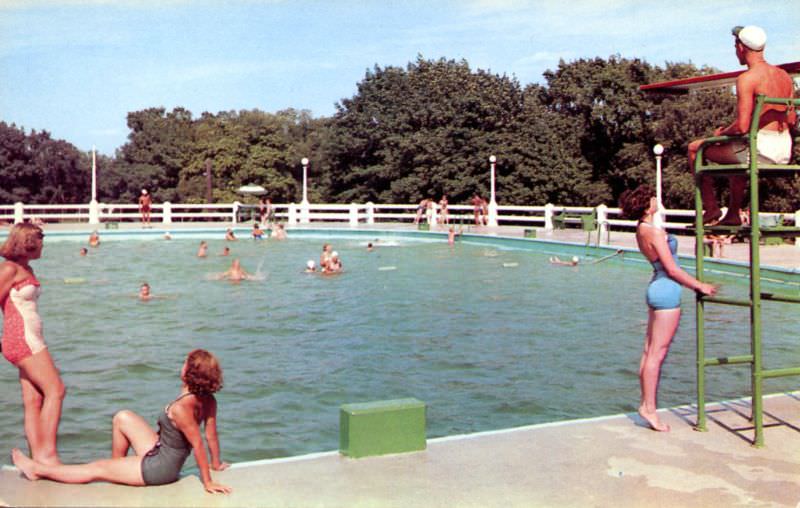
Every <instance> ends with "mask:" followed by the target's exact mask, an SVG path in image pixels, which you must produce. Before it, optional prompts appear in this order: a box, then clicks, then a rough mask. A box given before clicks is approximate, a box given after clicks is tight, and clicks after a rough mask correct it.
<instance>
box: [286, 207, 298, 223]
mask: <svg viewBox="0 0 800 508" xmlns="http://www.w3.org/2000/svg"><path fill="white" fill-rule="evenodd" d="M287 222H288V223H289V225H290V226H294V225H295V224H297V205H295V204H294V203H289V218H288V219H287Z"/></svg>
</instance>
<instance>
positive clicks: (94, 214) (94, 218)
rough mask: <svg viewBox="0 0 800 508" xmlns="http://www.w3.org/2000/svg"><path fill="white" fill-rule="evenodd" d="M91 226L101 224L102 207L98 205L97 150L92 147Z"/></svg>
mask: <svg viewBox="0 0 800 508" xmlns="http://www.w3.org/2000/svg"><path fill="white" fill-rule="evenodd" d="M89 224H100V205H99V204H98V203H97V149H96V148H95V146H94V145H92V200H91V201H90V202H89Z"/></svg>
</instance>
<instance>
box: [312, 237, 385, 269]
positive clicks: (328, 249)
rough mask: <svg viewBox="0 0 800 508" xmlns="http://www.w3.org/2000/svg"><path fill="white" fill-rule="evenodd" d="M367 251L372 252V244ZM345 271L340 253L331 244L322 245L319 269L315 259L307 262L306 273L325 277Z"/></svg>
mask: <svg viewBox="0 0 800 508" xmlns="http://www.w3.org/2000/svg"><path fill="white" fill-rule="evenodd" d="M367 250H372V243H370V244H369V245H368V246H367ZM343 270H344V265H343V264H342V260H341V259H340V258H339V253H338V252H336V251H335V250H333V247H332V246H331V244H329V243H325V244H323V245H322V254H320V256H319V268H317V265H316V264H315V263H314V260H313V259H309V260H308V261H307V262H306V270H305V271H306V273H317V272H319V273H321V274H323V275H332V274H335V273H341V272H342V271H343Z"/></svg>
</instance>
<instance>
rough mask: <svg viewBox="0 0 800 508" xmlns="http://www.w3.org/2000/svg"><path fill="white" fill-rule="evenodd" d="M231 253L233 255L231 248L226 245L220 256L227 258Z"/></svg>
mask: <svg viewBox="0 0 800 508" xmlns="http://www.w3.org/2000/svg"><path fill="white" fill-rule="evenodd" d="M230 253H231V248H230V247H228V246H227V245H226V246H225V248H224V249H222V254H220V256H227V255H229V254H230Z"/></svg>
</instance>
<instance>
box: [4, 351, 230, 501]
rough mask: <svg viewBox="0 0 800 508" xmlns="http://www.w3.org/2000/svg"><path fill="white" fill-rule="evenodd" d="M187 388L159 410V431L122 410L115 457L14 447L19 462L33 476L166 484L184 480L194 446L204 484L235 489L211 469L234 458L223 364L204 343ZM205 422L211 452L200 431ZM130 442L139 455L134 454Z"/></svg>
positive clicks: (190, 360)
mask: <svg viewBox="0 0 800 508" xmlns="http://www.w3.org/2000/svg"><path fill="white" fill-rule="evenodd" d="M181 380H182V381H183V388H182V389H181V394H180V395H179V396H178V398H176V399H175V400H174V401H172V402H171V403H170V404H169V405H167V407H166V408H165V409H164V411H162V412H161V413H160V414H159V416H158V427H159V431H158V433H156V432H154V431H153V429H152V428H150V426H149V425H148V424H147V422H146V421H145V420H144V419H143V418H142V417H141V416H139V415H137V414H136V413H134V412H133V411H128V410H124V411H120V412H118V413H117V414H115V415H114V418H113V419H112V421H111V425H112V427H111V458H110V459H102V460H97V461H94V462H90V463H88V464H74V465H66V464H58V465H47V464H43V463H40V462H36V461H34V460H32V459H31V458H29V457H28V456H27V455H25V454H24V453H22V451H20V450H19V449H16V448H15V449H14V450H13V451H12V452H11V456H12V459H13V461H14V465H15V466H17V468H19V470H20V471H22V473H23V474H24V475H25V477H26V478H28V479H29V480H38V479H39V478H49V479H51V480H55V481H57V482H62V483H89V482H92V481H107V482H113V483H122V484H125V485H134V486H143V485H164V484H167V483H173V482H176V481H178V478H179V477H180V472H181V468H182V467H183V463H184V462H185V461H186V458H187V457H188V456H189V453H190V452H192V451H194V458H195V460H196V461H197V468H198V469H199V470H200V478H201V480H202V482H203V487H204V488H205V489H206V491H208V492H212V493H215V492H222V493H228V492H231V488H230V487H228V486H225V485H221V484H218V483H214V481H213V480H212V479H211V473H210V471H209V469H213V470H215V471H222V470H223V469H225V468H227V467H228V464H226V463H225V462H222V460H221V459H220V449H219V438H218V437H217V401H216V399H215V398H214V395H213V394H214V393H216V392H217V391H218V390H219V389H220V388H222V368H221V367H220V365H219V362H218V361H217V358H216V357H215V356H214V355H213V354H211V353H209V352H208V351H205V350H203V349H195V350H194V351H192V352H191V353H189V355H188V356H187V357H186V361H185V362H184V364H183V368H182V369H181ZM201 423H202V424H203V425H204V426H205V436H206V441H207V443H208V450H209V452H210V453H211V466H210V468H209V463H208V456H207V455H206V450H205V447H204V446H203V438H202V436H201V434H200V425H201ZM128 448H133V451H134V453H135V455H132V456H128Z"/></svg>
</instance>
